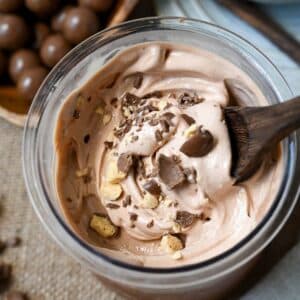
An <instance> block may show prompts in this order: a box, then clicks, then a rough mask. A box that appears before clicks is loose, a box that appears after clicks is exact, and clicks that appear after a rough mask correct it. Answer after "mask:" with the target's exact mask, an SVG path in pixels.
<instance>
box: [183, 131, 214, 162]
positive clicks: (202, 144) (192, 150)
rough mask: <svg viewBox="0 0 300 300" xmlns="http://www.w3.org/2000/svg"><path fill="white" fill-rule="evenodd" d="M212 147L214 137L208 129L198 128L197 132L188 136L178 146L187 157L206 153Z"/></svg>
mask: <svg viewBox="0 0 300 300" xmlns="http://www.w3.org/2000/svg"><path fill="white" fill-rule="evenodd" d="M213 147H214V138H213V136H212V134H211V133H210V132H209V131H208V130H202V129H201V128H199V129H198V131H197V133H196V134H195V135H193V136H192V137H191V138H189V139H188V140H187V141H186V142H185V143H184V144H183V145H182V146H181V148H180V151H181V152H182V153H184V154H185V155H187V156H189V157H202V156H205V155H207V154H208V153H209V152H210V151H211V150H212V149H213Z"/></svg>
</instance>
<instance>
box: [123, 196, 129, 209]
mask: <svg viewBox="0 0 300 300" xmlns="http://www.w3.org/2000/svg"><path fill="white" fill-rule="evenodd" d="M130 204H131V196H130V195H127V196H126V197H125V199H124V200H123V202H122V206H123V207H127V206H128V205H130Z"/></svg>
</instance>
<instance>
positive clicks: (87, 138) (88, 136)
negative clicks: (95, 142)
mask: <svg viewBox="0 0 300 300" xmlns="http://www.w3.org/2000/svg"><path fill="white" fill-rule="evenodd" d="M90 138H91V136H90V135H89V134H86V135H85V136H84V137H83V142H84V143H85V144H88V142H89V141H90Z"/></svg>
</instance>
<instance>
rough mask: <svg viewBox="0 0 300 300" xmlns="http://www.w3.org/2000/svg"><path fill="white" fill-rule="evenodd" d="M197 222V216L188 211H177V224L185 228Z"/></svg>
mask: <svg viewBox="0 0 300 300" xmlns="http://www.w3.org/2000/svg"><path fill="white" fill-rule="evenodd" d="M194 221H195V215H193V214H191V213H189V212H188V211H177V213H176V219H175V222H176V223H178V224H179V225H180V226H182V227H183V228H185V227H189V226H190V225H192V224H193V222H194Z"/></svg>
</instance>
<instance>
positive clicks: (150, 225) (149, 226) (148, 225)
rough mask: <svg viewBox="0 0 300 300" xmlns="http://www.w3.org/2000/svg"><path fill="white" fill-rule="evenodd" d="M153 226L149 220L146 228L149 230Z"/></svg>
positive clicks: (152, 222)
mask: <svg viewBox="0 0 300 300" xmlns="http://www.w3.org/2000/svg"><path fill="white" fill-rule="evenodd" d="M153 225H154V221H153V220H151V221H150V222H149V223H148V224H147V225H146V226H147V228H151V227H153Z"/></svg>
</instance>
